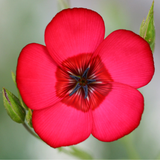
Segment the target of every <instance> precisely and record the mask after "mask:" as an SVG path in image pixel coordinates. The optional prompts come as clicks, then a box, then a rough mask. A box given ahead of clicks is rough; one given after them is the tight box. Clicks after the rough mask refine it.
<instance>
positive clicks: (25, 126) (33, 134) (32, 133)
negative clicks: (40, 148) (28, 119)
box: [23, 123, 41, 140]
mask: <svg viewBox="0 0 160 160" xmlns="http://www.w3.org/2000/svg"><path fill="white" fill-rule="evenodd" d="M23 126H24V128H25V129H26V130H27V131H28V132H29V133H30V134H31V135H32V136H34V137H36V138H38V139H39V140H41V139H40V138H39V136H37V135H36V134H35V133H34V132H33V131H32V130H31V129H30V128H29V127H28V125H27V124H26V123H23Z"/></svg>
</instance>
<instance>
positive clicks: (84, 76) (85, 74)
mask: <svg viewBox="0 0 160 160" xmlns="http://www.w3.org/2000/svg"><path fill="white" fill-rule="evenodd" d="M88 71H89V68H87V69H86V70H85V71H84V73H83V75H82V78H86V79H87V73H88Z"/></svg>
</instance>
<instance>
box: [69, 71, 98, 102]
mask: <svg viewBox="0 0 160 160" xmlns="http://www.w3.org/2000/svg"><path fill="white" fill-rule="evenodd" d="M89 69H90V68H87V69H86V70H85V71H84V73H83V75H82V76H74V75H70V77H71V78H73V79H75V80H76V81H77V83H76V86H75V88H74V89H73V91H72V92H71V93H70V94H69V95H70V96H72V95H73V94H74V93H75V92H76V91H77V90H78V89H79V88H81V87H82V88H83V90H84V93H85V96H84V99H86V98H87V96H88V84H90V83H92V82H95V81H96V80H95V79H87V74H88V71H89Z"/></svg>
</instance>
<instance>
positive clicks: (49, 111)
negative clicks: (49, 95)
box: [32, 102, 92, 148]
mask: <svg viewBox="0 0 160 160" xmlns="http://www.w3.org/2000/svg"><path fill="white" fill-rule="evenodd" d="M32 123H33V127H34V130H35V132H36V133H37V134H38V135H39V136H40V138H41V139H42V140H44V141H45V142H46V143H47V144H48V145H50V146H51V147H54V148H57V147H61V146H69V145H74V144H77V143H80V142H82V141H84V140H85V139H87V138H88V137H89V135H90V134H91V130H92V116H91V112H90V111H89V112H85V113H84V112H82V111H79V110H77V109H75V108H73V107H69V106H67V105H65V104H64V103H62V102H59V103H56V104H55V105H54V106H53V107H50V108H46V109H42V110H37V111H33V117H32Z"/></svg>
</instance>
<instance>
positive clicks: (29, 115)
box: [26, 109, 33, 128]
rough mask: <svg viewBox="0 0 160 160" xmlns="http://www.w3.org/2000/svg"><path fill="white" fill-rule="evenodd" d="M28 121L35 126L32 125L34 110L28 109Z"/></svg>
mask: <svg viewBox="0 0 160 160" xmlns="http://www.w3.org/2000/svg"><path fill="white" fill-rule="evenodd" d="M26 121H27V123H28V125H29V126H30V127H32V128H33V126H32V110H31V109H28V112H27V114H26Z"/></svg>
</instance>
